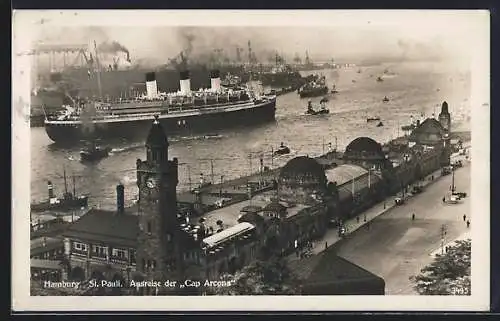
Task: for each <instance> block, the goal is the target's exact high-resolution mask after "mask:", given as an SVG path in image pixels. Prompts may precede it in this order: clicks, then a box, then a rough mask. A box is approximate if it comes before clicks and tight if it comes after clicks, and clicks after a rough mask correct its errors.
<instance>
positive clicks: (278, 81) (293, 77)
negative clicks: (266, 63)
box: [252, 65, 306, 91]
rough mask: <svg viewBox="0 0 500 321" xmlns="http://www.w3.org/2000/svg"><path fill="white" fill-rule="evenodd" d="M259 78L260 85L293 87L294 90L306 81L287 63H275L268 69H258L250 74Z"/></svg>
mask: <svg viewBox="0 0 500 321" xmlns="http://www.w3.org/2000/svg"><path fill="white" fill-rule="evenodd" d="M252 78H254V79H257V80H259V81H260V82H261V83H262V86H265V87H273V88H289V87H291V88H293V89H292V91H293V90H296V89H298V88H300V86H302V85H304V84H305V83H306V80H305V78H304V77H302V75H301V74H300V73H299V72H298V71H297V70H294V69H292V67H291V66H289V65H277V66H274V67H273V68H271V70H269V71H260V72H258V73H256V74H255V75H253V76H252Z"/></svg>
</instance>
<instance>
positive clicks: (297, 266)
mask: <svg viewBox="0 0 500 321" xmlns="http://www.w3.org/2000/svg"><path fill="white" fill-rule="evenodd" d="M291 265H292V266H291V267H292V270H293V271H294V273H295V274H296V275H297V276H298V277H299V278H300V279H302V280H304V281H303V282H304V284H303V289H304V290H305V292H306V293H308V294H330V295H333V294H343V295H349V294H351V295H355V294H368V293H366V292H367V291H370V289H369V288H372V287H379V288H382V289H383V287H384V286H385V282H384V280H383V279H382V278H380V277H378V276H377V275H375V274H373V273H371V272H369V271H367V270H365V269H364V268H362V267H360V266H358V265H356V264H354V263H352V262H350V261H347V260H346V259H344V258H342V257H340V256H337V254H336V253H335V251H334V250H333V248H330V249H328V250H326V251H324V252H322V253H320V254H318V255H314V256H311V257H309V258H305V259H302V260H300V261H295V262H293V263H291ZM325 287H326V288H328V292H330V293H324V290H320V289H319V288H323V289H324V288H325ZM316 291H321V293H315V292H316ZM373 294H375V293H373Z"/></svg>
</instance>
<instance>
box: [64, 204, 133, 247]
mask: <svg viewBox="0 0 500 321" xmlns="http://www.w3.org/2000/svg"><path fill="white" fill-rule="evenodd" d="M138 233H139V225H138V217H137V216H136V215H132V214H130V213H127V209H126V212H125V213H121V214H118V213H117V212H115V211H106V210H100V209H91V210H90V211H89V212H88V213H87V214H85V215H83V216H82V217H81V218H80V219H79V220H78V221H76V222H74V223H73V224H71V225H70V227H69V228H68V229H67V230H66V231H65V232H64V233H63V236H65V237H69V238H73V239H82V240H95V241H99V242H104V243H111V244H116V243H117V244H121V245H122V244H123V245H127V246H130V247H135V245H136V239H137V234H138Z"/></svg>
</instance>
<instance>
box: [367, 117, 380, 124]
mask: <svg viewBox="0 0 500 321" xmlns="http://www.w3.org/2000/svg"><path fill="white" fill-rule="evenodd" d="M377 120H380V117H368V118H367V119H366V122H367V123H369V122H371V121H377Z"/></svg>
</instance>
